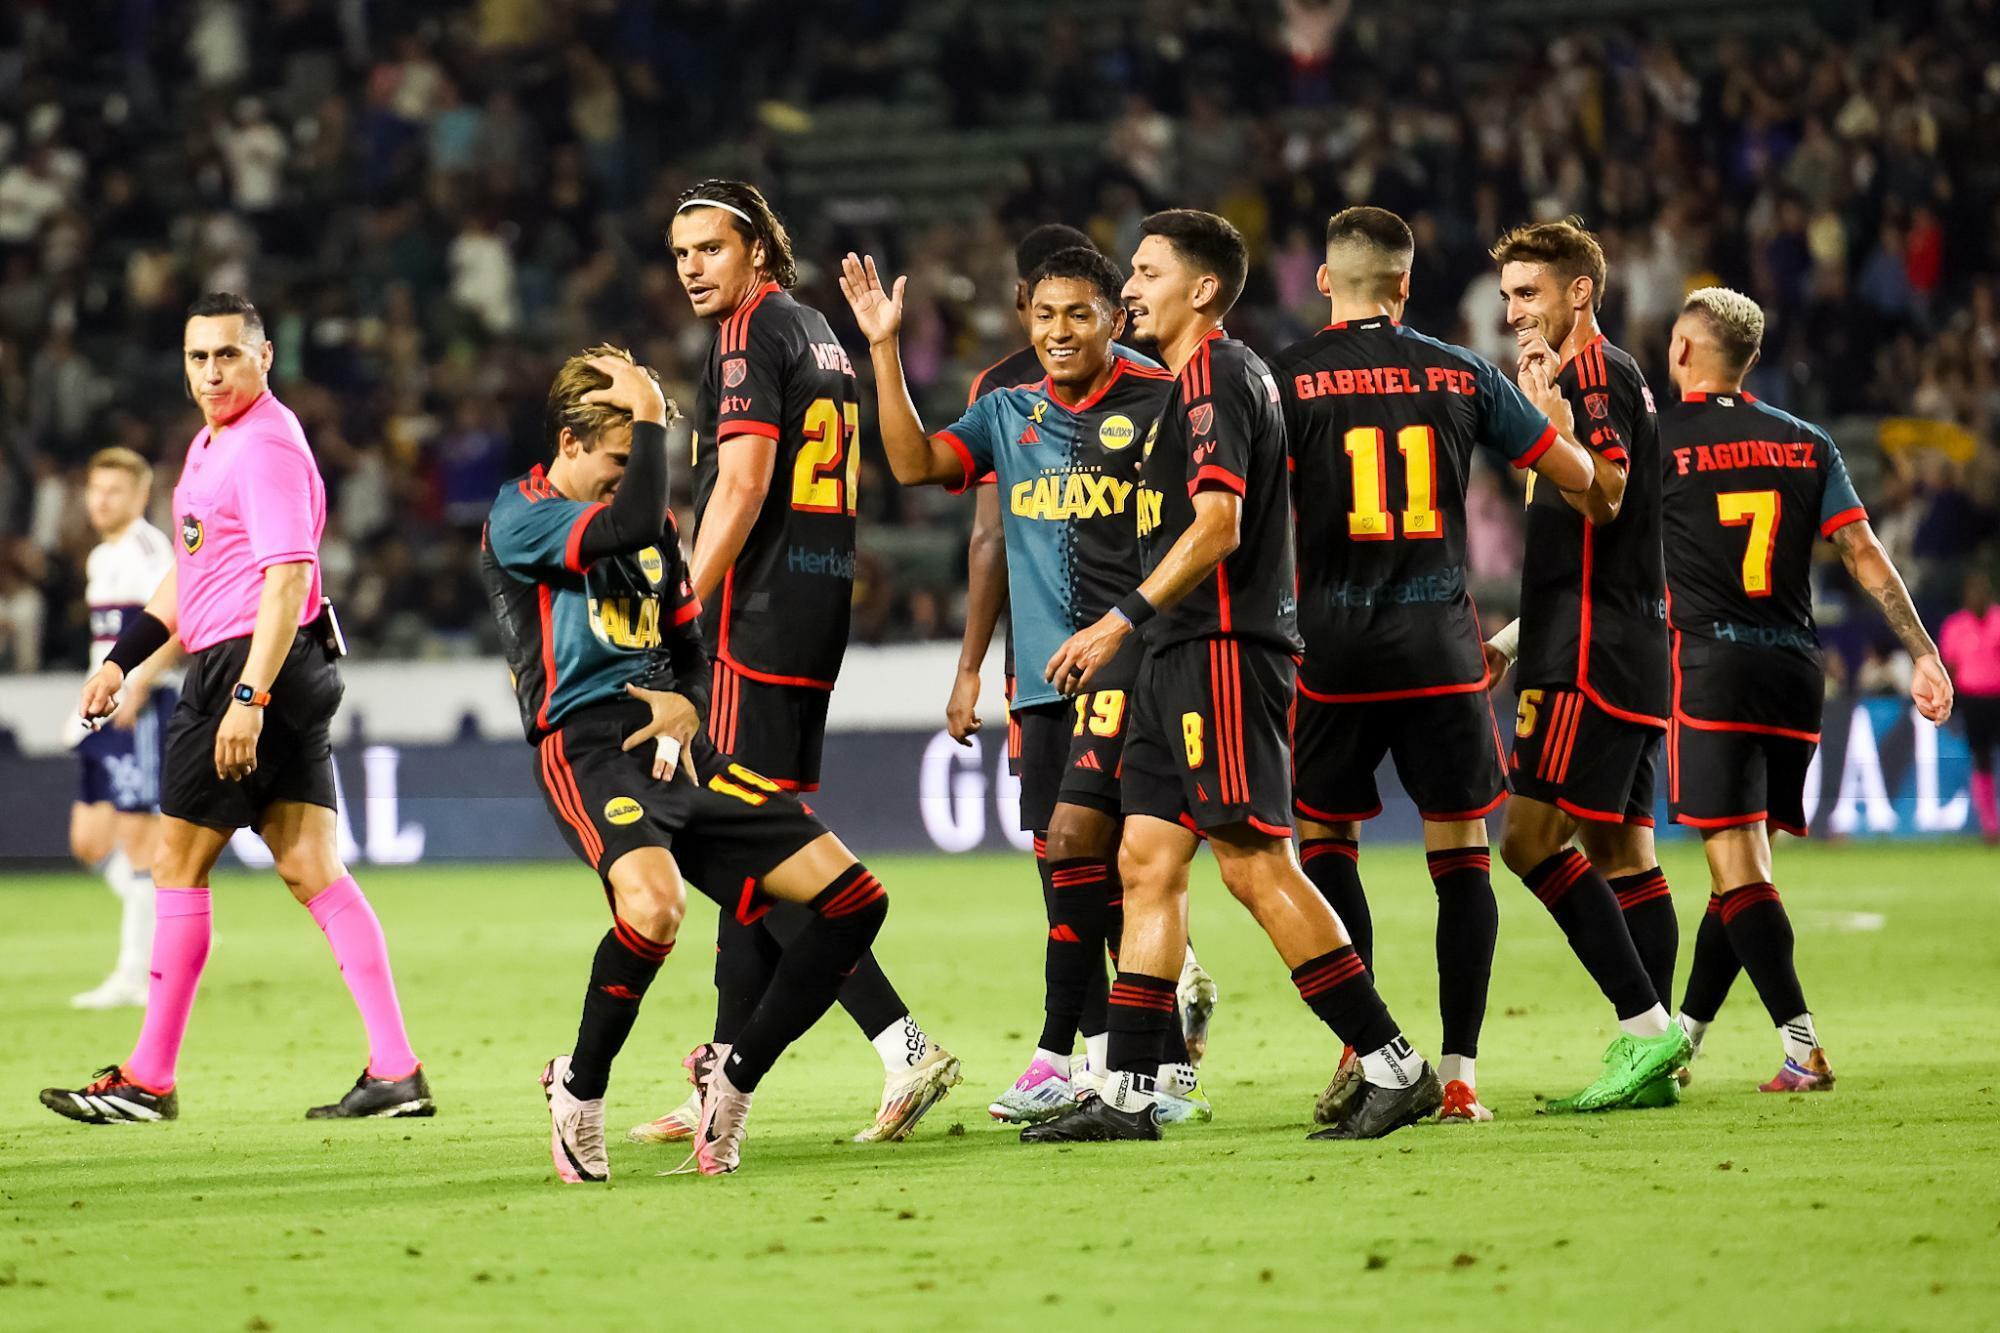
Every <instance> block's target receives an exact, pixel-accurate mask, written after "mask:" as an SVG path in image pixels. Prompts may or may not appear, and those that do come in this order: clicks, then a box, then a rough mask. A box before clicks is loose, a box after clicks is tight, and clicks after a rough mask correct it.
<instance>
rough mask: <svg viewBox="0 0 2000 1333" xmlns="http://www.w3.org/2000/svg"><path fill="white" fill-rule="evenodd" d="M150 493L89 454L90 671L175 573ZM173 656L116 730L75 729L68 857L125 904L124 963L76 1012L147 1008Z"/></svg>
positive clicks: (136, 470)
mask: <svg viewBox="0 0 2000 1333" xmlns="http://www.w3.org/2000/svg"><path fill="white" fill-rule="evenodd" d="M152 487H153V468H152V465H151V464H149V463H148V462H147V461H146V460H145V459H143V458H141V457H140V456H139V455H138V454H136V453H134V452H132V451H131V450H130V449H122V448H111V449H100V450H98V451H97V452H96V453H95V454H92V455H91V458H90V466H89V469H88V471H87V473H86V474H85V479H84V492H83V502H84V510H85V512H86V513H87V514H88V515H89V517H90V525H91V527H92V528H93V529H95V531H96V532H97V538H98V544H97V546H96V547H95V548H94V549H93V550H92V551H91V553H90V557H89V560H88V561H87V562H86V564H85V566H84V579H85V582H84V596H85V598H86V599H87V600H88V602H89V604H90V658H91V661H90V665H91V669H92V670H95V669H96V668H97V667H99V666H101V665H102V664H103V662H104V657H105V654H107V653H109V652H110V651H111V645H112V644H114V643H116V642H117V641H118V635H119V633H120V632H121V631H122V630H123V629H124V628H125V622H126V620H128V619H133V618H136V617H137V616H138V615H139V614H140V613H141V612H143V611H144V610H145V607H146V602H147V600H148V599H149V598H151V597H152V595H153V591H154V589H156V588H158V587H159V586H160V580H161V579H164V578H165V577H166V576H167V573H168V571H169V570H171V569H172V568H173V567H174V553H173V549H172V548H171V547H170V546H168V544H167V538H166V535H165V534H164V533H162V532H161V531H160V530H159V529H158V528H156V527H154V526H153V525H152V524H151V523H148V522H147V521H146V517H145V515H146V501H147V497H148V496H149V495H150V494H151V493H152ZM172 657H173V650H172V649H171V648H164V649H162V650H160V651H159V652H158V653H155V654H154V655H153V656H152V657H150V658H148V659H147V660H146V661H145V662H144V663H142V664H141V665H140V666H139V667H137V668H136V669H135V670H134V671H133V672H132V674H131V675H130V676H129V677H127V678H126V680H125V688H124V690H123V692H122V694H121V695H120V697H119V701H118V707H117V710H116V711H115V712H113V713H112V715H111V724H110V726H108V727H99V728H97V729H96V730H95V731H91V730H88V729H86V728H83V727H82V726H81V724H80V723H79V728H78V734H79V735H80V736H81V737H82V739H81V740H80V741H79V742H78V744H77V747H76V754H77V758H78V759H79V760H80V761H81V764H80V773H79V777H80V783H79V786H78V789H77V797H76V803H75V804H73V805H72V806H70V812H69V845H70V850H71V852H72V853H73V854H74V855H75V856H76V859H77V860H79V861H81V862H82V863H83V864H84V865H87V866H91V867H93V868H95V869H96V870H97V871H98V873H99V874H101V875H103V876H104V880H105V882H106V883H107V884H109V885H110V886H111V892H112V893H114V894H116V895H117V897H118V901H119V904H120V920H119V928H118V961H117V962H116V963H115V964H114V965H113V966H112V968H111V975H110V976H108V977H106V978H105V979H104V981H103V983H102V984H101V985H99V986H97V987H95V988H94V989H92V990H87V991H85V992H83V994H81V995H78V996H76V997H75V998H73V999H72V1000H71V1001H70V1003H71V1004H72V1005H75V1006H76V1007H77V1008H79V1009H115V1008H118V1007H120V1006H122V1005H144V1004H145V1003H146V962H147V957H148V955H149V954H150V953H151V952H152V948H153V873H152V872H153V846H154V841H155V838H156V837H157V835H158V833H159V824H160V819H159V812H160V751H161V739H162V737H163V736H164V735H165V732H166V722H167V719H168V718H169V717H171V716H172V715H173V711H174V702H175V699H176V694H175V691H174V689H173V688H172V686H170V685H167V684H164V683H158V682H160V678H161V676H162V675H163V673H164V670H165V668H166V667H167V665H168V663H169V662H170V661H171V659H172Z"/></svg>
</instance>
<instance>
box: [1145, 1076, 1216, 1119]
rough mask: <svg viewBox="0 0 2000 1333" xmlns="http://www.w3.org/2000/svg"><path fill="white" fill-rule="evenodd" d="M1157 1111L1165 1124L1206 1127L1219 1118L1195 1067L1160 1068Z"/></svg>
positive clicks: (1155, 1101) (1155, 1090)
mask: <svg viewBox="0 0 2000 1333" xmlns="http://www.w3.org/2000/svg"><path fill="white" fill-rule="evenodd" d="M1153 1109H1154V1112H1155V1114H1156V1115H1157V1116H1158V1117H1159V1121H1160V1123H1161V1124H1163V1125H1188V1124H1197V1125H1205V1124H1207V1123H1208V1122H1209V1121H1211V1120H1213V1119H1215V1108H1214V1107H1213V1106H1212V1105H1210V1104H1209V1100H1208V1094H1207V1093H1205V1092H1203V1091H1202V1088H1201V1080H1200V1079H1199V1078H1196V1077H1195V1071H1194V1066H1193V1065H1161V1066H1160V1072H1159V1074H1158V1076H1157V1077H1156V1078H1155V1079H1154V1080H1153Z"/></svg>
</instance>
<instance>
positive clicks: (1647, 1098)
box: [1632, 1065, 1687, 1111]
mask: <svg viewBox="0 0 2000 1333" xmlns="http://www.w3.org/2000/svg"><path fill="white" fill-rule="evenodd" d="M1686 1067H1687V1066H1685V1065H1683V1066H1682V1067H1681V1068H1682V1069H1685V1068H1686ZM1677 1072H1678V1071H1677ZM1680 1104H1681V1083H1680V1080H1679V1079H1678V1078H1676V1077H1675V1076H1674V1074H1672V1073H1668V1074H1662V1075H1661V1076H1660V1077H1658V1078H1656V1079H1654V1080H1653V1081H1652V1082H1651V1083H1648V1084H1647V1085H1646V1086H1645V1087H1643V1088H1641V1089H1639V1091H1638V1093H1637V1095H1635V1096H1634V1097H1633V1098H1632V1109H1633V1110H1635V1111H1650V1110H1653V1109H1656V1108H1658V1107H1662V1106H1679V1105H1680Z"/></svg>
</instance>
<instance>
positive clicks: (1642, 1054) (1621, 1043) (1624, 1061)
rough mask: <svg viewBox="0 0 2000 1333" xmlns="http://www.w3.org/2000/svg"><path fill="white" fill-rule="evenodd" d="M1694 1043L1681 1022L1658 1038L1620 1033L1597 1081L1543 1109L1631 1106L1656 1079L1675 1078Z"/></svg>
mask: <svg viewBox="0 0 2000 1333" xmlns="http://www.w3.org/2000/svg"><path fill="white" fill-rule="evenodd" d="M1693 1048H1694V1043H1692V1042H1691V1041H1689V1040H1688V1034H1687V1033H1686V1032H1685V1031H1684V1030H1683V1029H1682V1028H1681V1026H1680V1024H1678V1023H1671V1024H1669V1025H1668V1026H1667V1030H1666V1032H1665V1033H1663V1034H1662V1035H1660V1036H1657V1037H1634V1036H1632V1035H1630V1034H1629V1033H1622V1032H1621V1033H1620V1034H1618V1038H1617V1039H1616V1040H1615V1041H1613V1042H1612V1043H1611V1045H1610V1047H1609V1048H1608V1049H1606V1051H1605V1052H1604V1072H1603V1073H1601V1074H1599V1075H1598V1076H1597V1079H1596V1081H1595V1082H1593V1083H1592V1084H1591V1085H1590V1086H1589V1087H1587V1088H1585V1089H1584V1090H1583V1091H1582V1092H1579V1093H1577V1094H1576V1095H1575V1096H1573V1097H1563V1098H1559V1099H1557V1100H1556V1101H1552V1102H1550V1103H1549V1104H1548V1105H1547V1106H1546V1107H1544V1108H1543V1110H1544V1111H1546V1112H1547V1113H1548V1114H1550V1115H1565V1114H1569V1113H1571V1112H1577V1111H1612V1110H1616V1109H1617V1108H1619V1107H1621V1106H1631V1105H1632V1104H1633V1099H1634V1098H1636V1097H1637V1096H1638V1095H1639V1093H1640V1092H1641V1091H1642V1090H1643V1089H1644V1088H1645V1087H1646V1085H1647V1084H1649V1083H1652V1082H1653V1081H1654V1080H1655V1079H1659V1078H1662V1077H1665V1078H1669V1079H1671V1078H1672V1077H1673V1071H1674V1070H1675V1069H1677V1068H1679V1067H1680V1066H1681V1065H1684V1064H1686V1063H1687V1061H1688V1055H1689V1053H1690V1052H1691V1051H1692V1050H1693Z"/></svg>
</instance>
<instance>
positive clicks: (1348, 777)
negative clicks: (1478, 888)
mask: <svg viewBox="0 0 2000 1333" xmlns="http://www.w3.org/2000/svg"><path fill="white" fill-rule="evenodd" d="M1385 754H1386V755H1389V756H1391V757H1393V758H1394V759H1395V761H1396V776H1397V777H1398V778H1400V779H1401V780H1402V783H1403V790H1404V791H1406V792H1408V793H1409V796H1410V800H1411V801H1413V802H1414V803H1415V804H1416V807H1417V812H1418V813H1419V814H1421V815H1422V816H1423V817H1424V818H1425V819H1428V820H1431V821H1433V822H1436V823H1450V822H1453V821H1456V820H1464V819H1483V818H1485V817H1486V816H1487V815H1489V814H1491V813H1493V811H1494V810H1495V809H1496V808H1497V807H1498V806H1499V804H1500V802H1502V801H1504V800H1506V799H1507V772H1506V768H1505V767H1504V763H1505V761H1504V759H1503V757H1502V754H1501V750H1500V730H1499V728H1498V727H1496V726H1495V725H1494V722H1493V705H1492V703H1491V702H1489V700H1488V698H1487V695H1486V691H1485V690H1483V689H1481V690H1472V691H1466V692H1463V693H1459V694H1436V695H1426V696H1423V697H1420V698H1415V699H1367V700H1356V701H1353V702H1348V703H1326V702H1323V701H1321V700H1318V699H1315V698H1313V697H1312V696H1311V695H1309V694H1307V693H1305V692H1304V691H1303V690H1302V691H1300V693H1299V704H1298V711H1297V712H1296V713H1295V714H1294V715H1293V721H1292V786H1293V792H1292V808H1293V809H1294V810H1296V811H1298V813H1299V817H1300V818H1301V819H1311V820H1315V821H1317V822H1319V823H1322V824H1344V823H1347V822H1349V821H1350V820H1357V819H1372V818H1374V817H1375V816H1376V815H1379V814H1381V813H1382V797H1381V794H1380V793H1379V792H1377V791H1376V790H1375V770H1376V769H1377V768H1379V767H1380V766H1381V764H1382V756H1383V755H1385Z"/></svg>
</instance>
